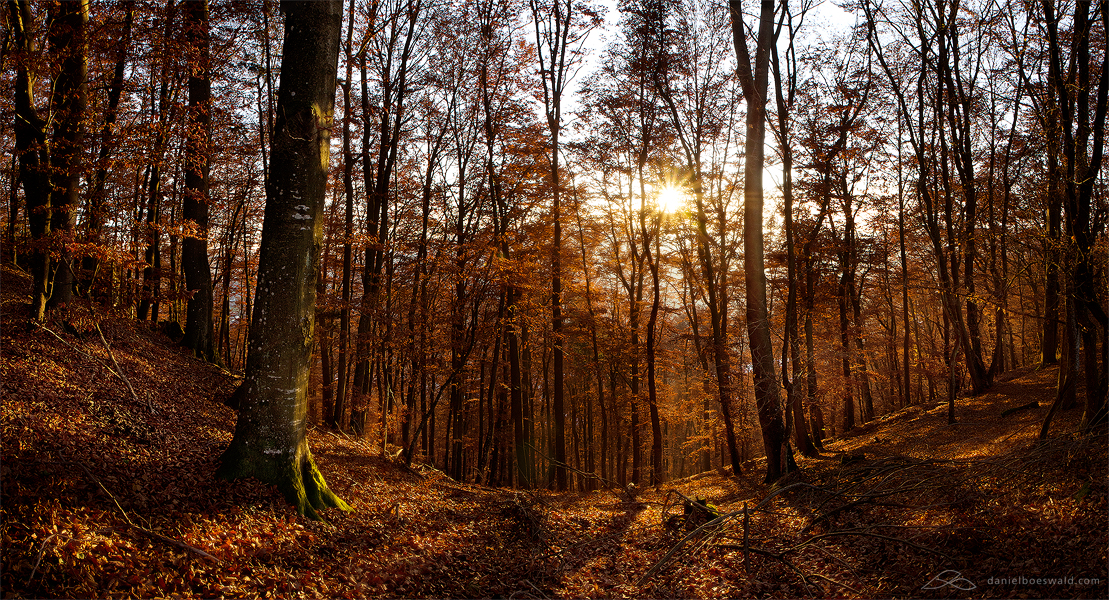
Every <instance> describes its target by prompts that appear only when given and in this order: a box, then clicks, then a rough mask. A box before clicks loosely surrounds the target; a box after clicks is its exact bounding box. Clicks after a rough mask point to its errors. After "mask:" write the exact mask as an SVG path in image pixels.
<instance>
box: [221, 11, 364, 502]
mask: <svg viewBox="0 0 1109 600" xmlns="http://www.w3.org/2000/svg"><path fill="white" fill-rule="evenodd" d="M282 11H283V12H284V13H285V23H286V26H285V43H284V59H283V61H282V63H283V64H282V70H281V84H280V88H279V90H278V100H277V103H278V109H277V121H276V123H275V125H274V133H273V142H272V143H273V146H272V152H271V169H270V182H269V185H268V186H267V190H266V213H265V218H264V221H263V225H262V244H261V250H260V260H259V272H258V292H257V296H256V298H257V299H256V303H255V310H254V320H253V322H252V324H251V328H250V348H249V350H248V353H247V361H246V374H245V379H244V381H243V383H242V385H241V386H240V387H239V389H238V390H237V391H236V396H237V399H238V405H239V418H238V421H237V423H236V425H235V437H234V439H233V440H232V441H231V445H230V446H229V447H228V448H227V450H226V451H224V453H223V456H222V457H221V459H220V467H219V469H218V471H217V473H216V474H217V476H218V477H221V478H224V479H238V478H241V477H255V478H257V479H260V480H262V481H264V482H267V483H272V484H276V485H277V486H278V488H279V489H280V490H281V491H282V492H283V493H284V494H285V497H286V499H288V500H289V502H290V503H292V504H293V505H294V506H296V509H297V512H298V513H300V514H302V515H307V516H310V517H312V518H319V515H318V514H317V512H316V511H317V510H320V509H323V508H325V507H328V506H333V507H338V508H340V509H343V510H350V507H349V506H348V505H347V504H346V503H345V502H343V501H342V500H341V499H339V498H338V497H337V496H335V494H334V493H332V492H331V490H330V489H328V487H327V484H326V483H325V482H324V478H323V475H322V474H321V473H320V471H319V469H318V468H317V467H316V464H315V461H314V460H313V459H312V453H311V452H310V451H309V449H308V442H307V439H306V436H305V433H306V428H307V418H306V417H307V408H308V367H309V361H310V358H311V352H312V330H313V328H314V325H315V303H316V277H317V276H318V271H319V269H318V263H319V255H320V254H319V252H320V243H321V240H322V237H323V223H322V217H323V208H324V196H325V192H326V186H327V164H328V160H327V159H328V144H329V137H330V136H329V132H330V127H331V119H332V110H333V107H334V102H335V71H336V66H337V62H338V56H339V37H340V27H341V24H342V2H341V1H340V0H328V1H326V2H324V1H319V2H293V1H286V2H283V3H282Z"/></svg>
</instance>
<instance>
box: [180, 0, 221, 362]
mask: <svg viewBox="0 0 1109 600" xmlns="http://www.w3.org/2000/svg"><path fill="white" fill-rule="evenodd" d="M184 13H185V23H184V27H185V36H184V37H185V43H186V44H187V46H188V50H187V59H188V69H189V108H188V124H187V130H186V132H185V136H186V139H185V198H184V203H183V205H182V208H181V216H182V217H183V218H184V219H185V228H186V230H187V231H188V233H187V234H186V235H185V239H184V240H183V241H182V243H181V246H182V248H181V268H182V270H183V271H184V272H185V289H187V290H188V292H189V299H188V303H187V305H186V309H185V339H184V340H182V341H181V343H182V344H183V345H184V346H185V347H186V348H189V349H190V350H192V351H193V354H194V355H196V356H197V357H198V358H203V359H205V360H208V361H215V360H218V359H219V357H218V355H216V352H215V339H214V336H213V334H212V268H211V266H210V265H209V264H208V212H209V211H208V208H209V204H210V199H209V197H208V172H209V169H210V164H209V163H210V160H209V146H210V143H211V138H212V134H211V125H212V114H211V110H212V80H211V76H210V69H209V65H208V60H209V50H208V38H209V32H208V0H189V1H188V2H185V4H184Z"/></svg>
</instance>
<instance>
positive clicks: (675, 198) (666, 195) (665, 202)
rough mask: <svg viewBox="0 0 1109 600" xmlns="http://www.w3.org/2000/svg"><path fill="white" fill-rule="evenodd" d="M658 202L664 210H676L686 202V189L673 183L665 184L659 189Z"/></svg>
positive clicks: (668, 211)
mask: <svg viewBox="0 0 1109 600" xmlns="http://www.w3.org/2000/svg"><path fill="white" fill-rule="evenodd" d="M656 202H657V203H658V208H659V210H661V211H662V212H665V213H672V212H675V211H677V210H679V209H680V208H681V207H682V205H683V204H685V190H682V189H681V188H679V187H675V186H672V185H663V186H662V187H660V188H659V189H658V197H657V199H656Z"/></svg>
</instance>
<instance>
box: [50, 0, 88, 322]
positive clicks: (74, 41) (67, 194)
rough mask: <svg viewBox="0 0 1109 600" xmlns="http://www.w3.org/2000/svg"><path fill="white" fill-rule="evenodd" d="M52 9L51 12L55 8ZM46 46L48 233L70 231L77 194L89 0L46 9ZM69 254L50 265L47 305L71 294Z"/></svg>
mask: <svg viewBox="0 0 1109 600" xmlns="http://www.w3.org/2000/svg"><path fill="white" fill-rule="evenodd" d="M55 10H56V11H57V12H56V13H55V12H54V11H55ZM50 19H51V25H50V47H51V53H52V54H53V55H54V56H55V59H56V60H59V61H60V62H61V71H60V72H59V74H58V76H57V77H56V78H55V79H54V87H53V111H54V117H53V118H54V122H55V125H54V135H53V141H52V144H53V149H52V153H53V155H52V156H51V180H52V185H53V193H52V194H51V198H50V229H51V231H52V232H53V233H55V234H57V233H58V232H72V231H73V226H74V222H75V220H76V214H75V213H76V211H77V207H78V205H79V204H80V196H81V190H80V188H81V175H82V173H81V171H82V168H83V162H84V161H83V151H84V143H85V109H86V104H87V95H88V94H87V84H86V79H87V75H88V59H87V57H86V50H87V47H88V43H87V40H86V39H85V35H86V29H87V28H88V22H89V3H88V0H77V1H75V2H62V3H59V4H58V5H57V6H56V8H53V9H51V15H50ZM72 262H73V258H72V256H70V252H69V250H67V249H65V248H64V247H63V248H61V258H60V259H59V261H58V264H57V265H55V266H54V267H53V271H54V274H53V283H51V284H50V301H49V304H50V306H58V305H62V304H66V303H68V302H70V301H71V300H72V299H73V284H74V277H73V264H72Z"/></svg>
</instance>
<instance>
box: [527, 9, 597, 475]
mask: <svg viewBox="0 0 1109 600" xmlns="http://www.w3.org/2000/svg"><path fill="white" fill-rule="evenodd" d="M531 13H532V19H533V20H534V22H535V45H536V49H537V50H538V58H539V76H540V79H541V80H542V82H543V106H544V111H545V113H546V117H547V128H548V131H549V132H550V136H551V137H550V147H549V148H548V150H549V151H550V153H551V155H550V173H551V196H552V200H551V224H552V226H553V228H554V234H553V237H552V239H551V327H552V329H551V335H552V337H553V339H554V348H553V352H554V357H553V362H554V399H553V403H552V404H553V406H552V408H551V410H552V411H554V431H553V434H552V435H553V436H554V440H553V446H554V456H553V457H552V458H553V459H554V473H553V474H554V484H555V487H556V488H557V489H559V490H565V489H566V483H567V482H566V435H565V429H566V411H565V406H564V403H565V391H566V386H565V385H564V380H563V378H564V377H565V374H564V367H563V360H564V357H563V346H564V344H563V339H562V336H563V333H562V325H563V323H562V204H561V200H562V196H561V193H560V192H561V190H560V189H559V185H560V183H559V171H558V159H559V152H560V149H559V138H560V136H561V133H562V94H563V92H565V90H566V86H567V85H568V84H569V83H570V80H571V79H573V76H574V74H575V73H576V72H577V70H578V68H579V67H580V65H581V48H582V45H583V44H584V43H585V40H586V38H587V37H588V35H589V32H590V31H591V30H592V29H593V28H595V27H597V26H599V25H600V23H601V15H600V13H598V12H596V11H595V10H594V9H593V8H591V7H590V6H588V5H587V4H585V3H583V2H581V1H580V0H532V2H531Z"/></svg>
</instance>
